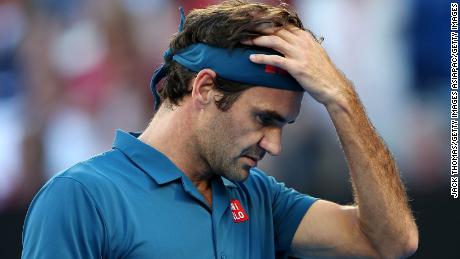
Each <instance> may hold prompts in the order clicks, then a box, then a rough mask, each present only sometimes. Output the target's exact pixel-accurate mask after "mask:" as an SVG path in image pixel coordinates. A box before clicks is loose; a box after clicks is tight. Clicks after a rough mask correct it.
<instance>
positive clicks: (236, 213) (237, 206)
mask: <svg viewBox="0 0 460 259" xmlns="http://www.w3.org/2000/svg"><path fill="white" fill-rule="evenodd" d="M230 208H231V209H232V215H233V222H235V223H241V222H245V221H246V220H248V219H249V217H248V214H246V212H244V209H243V206H241V203H240V201H239V200H231V201H230Z"/></svg>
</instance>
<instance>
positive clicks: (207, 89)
mask: <svg viewBox="0 0 460 259" xmlns="http://www.w3.org/2000/svg"><path fill="white" fill-rule="evenodd" d="M216 76H217V74H216V72H214V71H213V70H211V69H207V68H206V69H203V70H201V71H200V72H198V74H197V75H196V77H195V80H194V81H193V83H192V101H193V106H194V107H196V108H197V109H204V108H205V107H206V106H208V105H209V104H212V103H213V102H214V100H215V97H214V95H215V94H216V91H215V90H214V79H215V78H216Z"/></svg>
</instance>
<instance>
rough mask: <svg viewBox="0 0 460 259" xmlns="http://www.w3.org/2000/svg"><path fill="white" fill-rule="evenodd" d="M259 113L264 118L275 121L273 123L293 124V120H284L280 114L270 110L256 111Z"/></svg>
mask: <svg viewBox="0 0 460 259" xmlns="http://www.w3.org/2000/svg"><path fill="white" fill-rule="evenodd" d="M258 112H259V113H262V114H264V115H265V116H268V117H270V118H271V119H273V120H275V121H278V122H280V123H283V124H284V123H287V124H292V123H294V122H295V120H292V121H287V119H286V118H284V117H283V116H281V114H279V113H277V112H275V111H272V110H261V111H258Z"/></svg>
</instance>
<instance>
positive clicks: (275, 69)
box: [265, 65, 288, 76]
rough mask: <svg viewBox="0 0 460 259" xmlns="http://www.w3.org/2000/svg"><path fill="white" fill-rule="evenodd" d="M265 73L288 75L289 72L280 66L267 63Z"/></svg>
mask: <svg viewBox="0 0 460 259" xmlns="http://www.w3.org/2000/svg"><path fill="white" fill-rule="evenodd" d="M265 73H269V74H280V75H283V76H287V75H288V72H287V71H286V70H284V69H282V68H279V67H275V66H272V65H265Z"/></svg>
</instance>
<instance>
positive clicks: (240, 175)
mask: <svg viewBox="0 0 460 259" xmlns="http://www.w3.org/2000/svg"><path fill="white" fill-rule="evenodd" d="M250 169H251V167H246V166H244V167H243V168H240V169H239V170H238V171H236V172H232V173H231V174H227V175H225V176H224V177H225V178H227V179H228V180H231V181H235V182H244V181H246V179H248V177H249V170H250Z"/></svg>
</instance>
